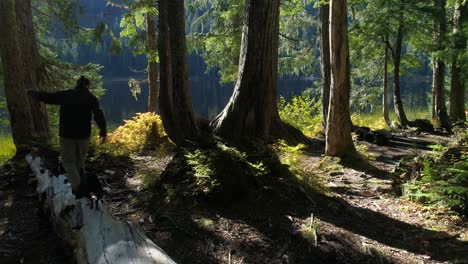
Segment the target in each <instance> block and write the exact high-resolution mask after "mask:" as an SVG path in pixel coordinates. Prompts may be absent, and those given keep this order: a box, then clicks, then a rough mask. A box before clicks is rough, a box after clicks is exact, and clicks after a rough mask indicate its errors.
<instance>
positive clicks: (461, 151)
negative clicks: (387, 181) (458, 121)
mask: <svg viewBox="0 0 468 264" xmlns="http://www.w3.org/2000/svg"><path fill="white" fill-rule="evenodd" d="M467 136H468V135H467ZM457 142H458V143H457V144H455V145H452V146H448V147H441V145H434V146H432V148H433V151H432V152H431V153H428V154H426V155H425V156H424V158H423V160H422V164H421V166H422V169H421V170H420V172H419V173H417V174H415V176H414V177H413V178H412V179H411V180H410V181H408V182H407V183H405V184H404V185H403V195H405V196H406V197H407V198H408V199H410V200H413V201H417V202H420V203H423V204H426V205H429V206H437V207H439V206H443V207H446V208H448V209H450V210H451V211H453V212H456V213H458V214H460V215H465V216H466V215H468V146H467V144H466V143H464V142H466V141H464V140H463V141H457Z"/></svg>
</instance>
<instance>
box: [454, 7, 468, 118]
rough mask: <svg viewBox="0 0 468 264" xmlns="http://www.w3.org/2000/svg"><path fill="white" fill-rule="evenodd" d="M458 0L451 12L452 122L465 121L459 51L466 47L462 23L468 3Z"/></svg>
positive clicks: (464, 20)
mask: <svg viewBox="0 0 468 264" xmlns="http://www.w3.org/2000/svg"><path fill="white" fill-rule="evenodd" d="M461 2H462V1H461V0H458V1H457V3H456V5H455V12H454V14H453V38H454V40H453V47H454V50H455V54H454V55H453V58H452V78H451V81H450V82H451V88H450V118H451V119H452V121H453V122H462V123H464V122H466V114H465V81H464V80H463V78H462V77H461V71H462V70H461V59H460V56H461V53H462V52H463V51H464V50H465V49H466V41H467V38H466V37H465V35H464V33H463V32H462V31H461V29H462V25H463V23H464V22H466V21H467V20H468V5H467V4H464V5H463V4H462V3H461Z"/></svg>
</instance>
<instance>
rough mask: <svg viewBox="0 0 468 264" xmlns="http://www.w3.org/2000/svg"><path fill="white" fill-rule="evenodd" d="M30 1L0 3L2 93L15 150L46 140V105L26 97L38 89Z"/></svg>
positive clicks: (37, 58) (37, 56)
mask: <svg viewBox="0 0 468 264" xmlns="http://www.w3.org/2000/svg"><path fill="white" fill-rule="evenodd" d="M31 12H32V11H31V1H30V0H18V1H13V0H5V1H1V2H0V24H1V26H0V35H1V36H2V37H1V38H0V56H1V61H2V65H3V71H4V79H5V96H6V99H7V108H8V111H9V113H10V123H11V130H12V135H13V140H14V142H15V145H16V148H17V150H18V151H21V150H23V149H26V148H28V147H29V146H31V145H37V144H44V143H47V142H48V139H49V127H48V119H47V112H46V110H45V106H44V105H43V104H41V103H37V102H35V101H34V100H32V99H29V97H28V95H27V90H36V89H39V88H40V84H41V82H40V78H38V74H39V72H40V56H39V52H38V49H37V43H36V39H35V32H34V27H33V22H32V13H31Z"/></svg>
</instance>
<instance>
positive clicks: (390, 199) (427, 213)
mask: <svg viewBox="0 0 468 264" xmlns="http://www.w3.org/2000/svg"><path fill="white" fill-rule="evenodd" d="M446 141H447V139H446V138H442V137H433V136H431V137H429V136H426V137H418V138H397V139H396V140H395V141H392V145H391V146H386V147H378V146H375V145H372V144H366V145H367V146H368V148H369V149H368V150H369V153H371V154H373V155H374V156H375V157H376V160H375V161H373V162H372V163H373V165H375V166H376V167H378V168H379V169H381V170H382V172H381V173H375V172H374V173H366V172H361V171H356V170H353V169H350V168H344V170H343V171H342V173H336V174H335V175H334V176H332V177H330V180H329V186H330V188H331V189H332V190H333V191H334V192H335V193H337V194H338V195H339V197H340V198H341V199H343V200H344V201H346V202H347V203H349V205H350V206H352V207H354V208H355V210H356V212H357V213H358V215H361V217H362V221H361V224H359V223H357V224H356V223H352V224H349V225H348V230H349V231H353V233H357V234H358V235H360V236H361V241H362V244H363V245H372V247H374V248H377V249H379V250H380V251H382V253H383V255H385V256H389V257H391V258H392V259H394V260H395V261H396V262H398V263H448V261H459V262H455V263H468V224H467V222H466V219H465V220H463V219H461V218H459V217H455V216H451V215H450V214H448V212H446V211H444V210H442V209H438V208H426V207H423V206H421V205H420V204H417V203H413V202H410V201H407V200H404V199H399V198H398V197H395V195H394V187H395V186H393V185H392V183H393V178H392V177H391V175H389V174H388V173H387V172H391V171H392V170H393V169H394V168H395V166H396V164H397V162H398V161H399V160H400V159H401V158H402V157H414V156H416V155H421V154H422V153H424V152H425V151H428V149H429V148H428V147H427V146H428V145H431V144H435V143H442V144H444V143H446ZM362 144H365V143H362Z"/></svg>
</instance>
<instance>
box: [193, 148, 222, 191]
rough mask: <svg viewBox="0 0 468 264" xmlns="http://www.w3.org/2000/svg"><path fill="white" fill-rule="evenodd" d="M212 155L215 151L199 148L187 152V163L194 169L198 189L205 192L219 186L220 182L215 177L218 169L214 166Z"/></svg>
mask: <svg viewBox="0 0 468 264" xmlns="http://www.w3.org/2000/svg"><path fill="white" fill-rule="evenodd" d="M212 155H213V153H211V152H207V151H202V150H199V149H197V150H195V151H194V152H189V153H187V154H185V157H186V158H187V163H188V164H189V165H190V166H191V168H192V170H193V176H194V177H195V183H196V185H197V187H198V191H200V192H202V193H205V194H206V193H209V192H211V191H212V190H213V189H214V188H216V187H217V186H219V182H218V180H217V179H216V177H215V171H216V169H215V167H214V162H213V158H212Z"/></svg>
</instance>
